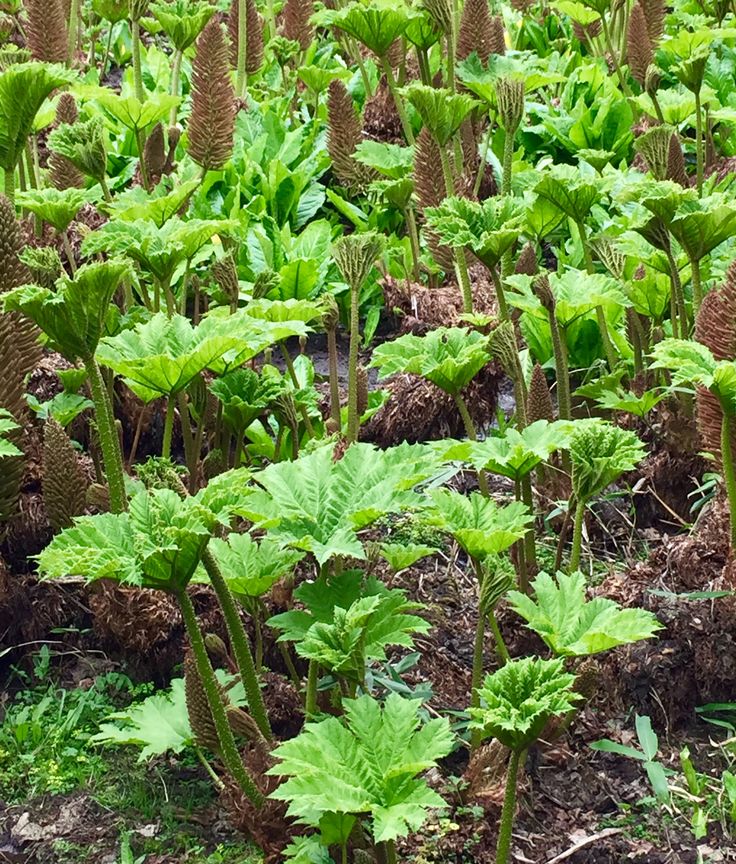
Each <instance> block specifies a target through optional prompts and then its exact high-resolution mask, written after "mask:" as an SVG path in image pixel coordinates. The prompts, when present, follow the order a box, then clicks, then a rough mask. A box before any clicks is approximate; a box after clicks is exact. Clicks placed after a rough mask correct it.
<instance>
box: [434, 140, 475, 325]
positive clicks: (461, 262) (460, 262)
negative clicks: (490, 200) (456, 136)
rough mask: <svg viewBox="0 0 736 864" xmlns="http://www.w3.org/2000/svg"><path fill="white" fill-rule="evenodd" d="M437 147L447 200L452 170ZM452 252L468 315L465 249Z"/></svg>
mask: <svg viewBox="0 0 736 864" xmlns="http://www.w3.org/2000/svg"><path fill="white" fill-rule="evenodd" d="M437 146H438V148H439V151H440V163H441V164H442V176H443V178H444V180H445V192H446V193H447V197H448V198H449V197H451V196H452V195H454V194H455V181H454V180H453V178H452V170H451V169H450V160H449V159H448V157H447V150H446V149H445V148H444V147H441V146H440V145H439V143H438V145H437ZM453 251H454V254H455V270H456V272H457V281H458V283H459V285H460V290H461V291H462V295H463V312H465V313H468V314H469V313H471V312H472V311H473V291H472V289H471V287H470V276H469V275H468V262H467V259H466V257H465V249H463V248H462V247H460V246H458V247H456V248H455V249H454V250H453Z"/></svg>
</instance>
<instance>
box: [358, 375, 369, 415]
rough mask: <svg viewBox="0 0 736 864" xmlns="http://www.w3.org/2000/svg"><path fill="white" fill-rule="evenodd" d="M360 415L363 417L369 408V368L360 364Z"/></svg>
mask: <svg viewBox="0 0 736 864" xmlns="http://www.w3.org/2000/svg"><path fill="white" fill-rule="evenodd" d="M356 378H357V382H358V417H362V416H363V415H364V414H365V412H366V411H367V410H368V370H367V369H366V368H365V366H360V365H359V366H358V370H357V376H356Z"/></svg>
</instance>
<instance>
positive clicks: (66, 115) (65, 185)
mask: <svg viewBox="0 0 736 864" xmlns="http://www.w3.org/2000/svg"><path fill="white" fill-rule="evenodd" d="M78 120H79V111H78V110H77V103H76V101H75V99H74V96H72V94H71V93H62V94H61V96H60V97H59V102H58V104H57V106H56V125H57V127H58V126H63V125H67V126H73V125H74V124H75V123H76V122H77V121H78ZM49 180H51V184H52V185H53V186H54V187H55V188H56V189H81V188H82V186H84V174H82V172H81V171H80V170H79V169H78V168H77V167H76V165H74V163H73V162H72V161H71V160H70V159H67V157H66V156H62V155H61V153H57V152H56V151H54V150H52V151H51V152H50V153H49Z"/></svg>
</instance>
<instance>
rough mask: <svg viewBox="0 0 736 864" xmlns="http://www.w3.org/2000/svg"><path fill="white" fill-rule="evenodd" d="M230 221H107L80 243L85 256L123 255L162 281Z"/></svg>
mask: <svg viewBox="0 0 736 864" xmlns="http://www.w3.org/2000/svg"><path fill="white" fill-rule="evenodd" d="M232 227H233V223H232V222H228V221H226V220H223V221H217V220H215V219H211V220H205V219H190V220H189V221H188V222H184V221H182V220H181V219H179V218H170V219H168V221H166V222H165V223H164V224H163V225H161V226H160V227H159V226H157V225H156V224H155V223H154V222H152V221H149V220H147V219H136V220H135V221H133V222H124V221H117V220H116V221H111V222H106V223H105V224H104V225H103V226H102V227H101V228H100V229H98V230H97V231H93V232H92V233H91V234H88V235H87V236H86V237H85V239H84V242H83V244H82V252H83V254H84V255H88V256H91V255H97V254H98V253H100V252H106V253H108V254H113V255H124V256H126V257H128V258H131V259H132V260H133V261H137V262H138V263H139V264H140V265H141V267H143V268H144V269H145V270H147V271H148V272H149V273H150V274H151V275H152V276H154V277H155V278H156V279H158V280H160V281H161V282H162V283H168V282H170V281H171V278H172V276H173V275H174V271H175V270H176V268H177V267H178V266H179V265H180V264H183V263H184V262H185V261H189V260H191V259H192V258H193V257H194V256H195V255H196V254H197V252H199V250H200V249H201V248H202V247H203V246H204V245H205V244H206V243H209V241H210V240H211V239H212V238H213V237H214V236H215V234H224V233H227V231H229V230H230V229H231V228H232Z"/></svg>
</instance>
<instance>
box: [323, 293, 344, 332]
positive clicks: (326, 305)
mask: <svg viewBox="0 0 736 864" xmlns="http://www.w3.org/2000/svg"><path fill="white" fill-rule="evenodd" d="M322 310H323V311H322V326H323V327H324V328H325V330H336V329H337V325H338V324H339V323H340V307H339V306H338V305H337V300H335V297H334V295H333V294H330V293H327V294H324V295H323V297H322Z"/></svg>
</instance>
